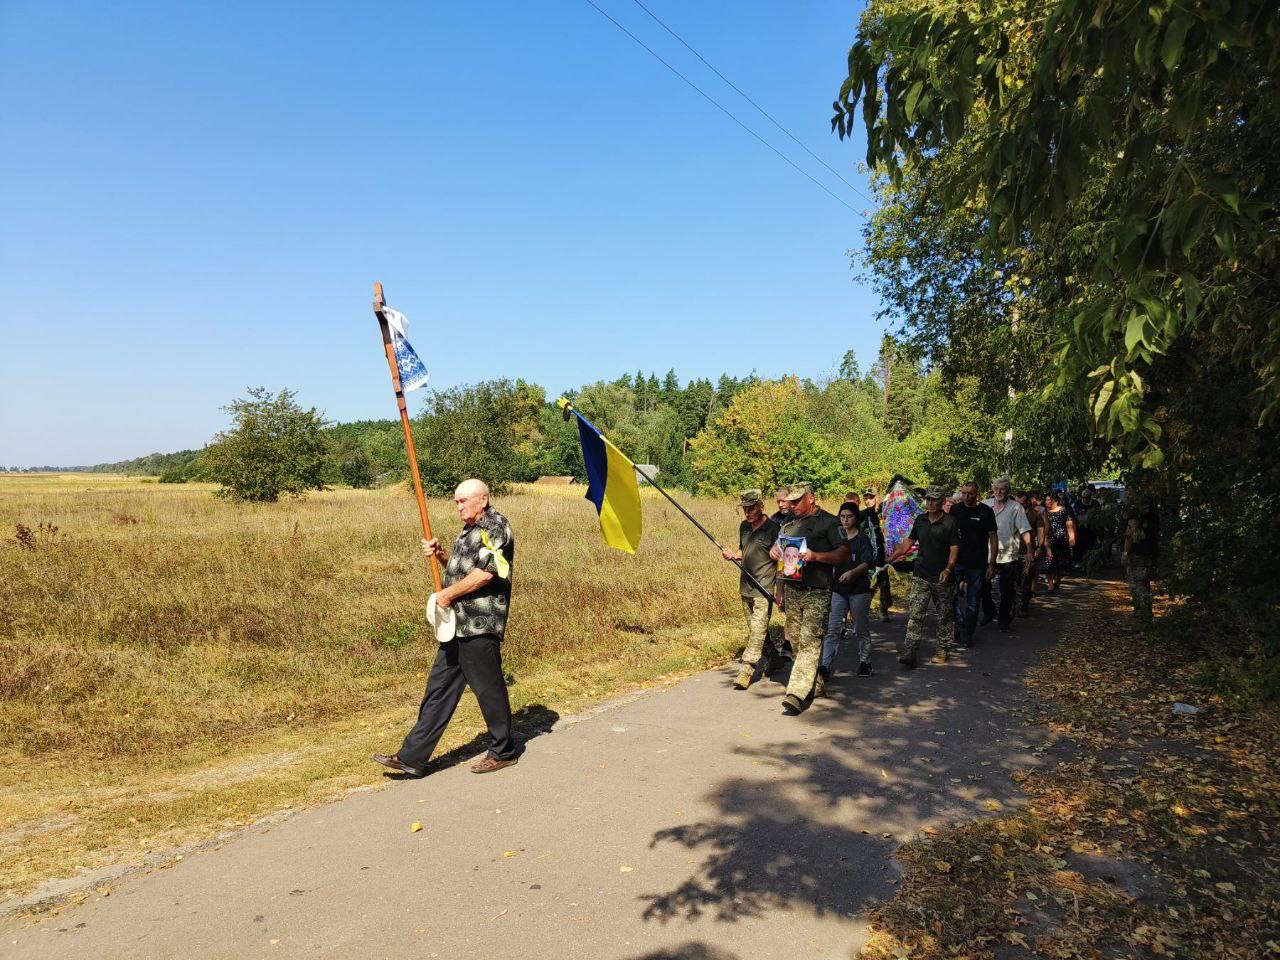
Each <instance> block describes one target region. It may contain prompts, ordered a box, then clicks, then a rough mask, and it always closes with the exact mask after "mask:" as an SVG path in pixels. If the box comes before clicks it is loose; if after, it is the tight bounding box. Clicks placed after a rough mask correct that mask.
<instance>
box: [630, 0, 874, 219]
mask: <svg viewBox="0 0 1280 960" xmlns="http://www.w3.org/2000/svg"><path fill="white" fill-rule="evenodd" d="M632 2H633V3H634V4H635V5H636V6H637V7H639V8H640V9H641V10H643V11H644V12H645V13H647V14H648V15H649V17H650V18H651V19H652V20H653V22H654V23H656V24H657V25H658V26H660V27H661V28H662V29H663V30H665V31H667V33H669V34H671V36H673V37H675V38H676V39H677V40H678V41H680V43H681V44H682V45H683V46H684V48H685V49H686V50H688V51H689V52H690V53H692V54H693V55H694V56H695V57H697V58H698V59H699V60H701V61H702V63H703V65H704V66H706V68H707V69H708V70H710V71H711V72H712V73H714V74H715V75H716V76H717V77H719V78H720V79H721V80H723V81H724V82H725V83H726V84H728V85H729V87H730V88H732V89H733V91H734V92H735V93H737V94H738V96H740V97H742V99H743V100H745V101H747V103H749V104H751V105H752V106H753V107H755V108H756V110H758V111H759V112H760V115H761V116H762V117H764V118H765V119H766V120H768V121H769V122H770V123H772V124H773V125H774V126H775V127H777V128H778V129H779V130H781V131H782V132H783V133H785V134H786V135H787V136H788V137H790V138H791V139H792V140H793V141H794V142H795V144H796V146H798V147H799V148H800V149H801V150H803V151H804V152H805V153H807V154H808V155H809V156H811V157H813V159H815V160H817V161H818V163H820V164H822V165H823V166H824V167H826V169H827V171H828V172H829V173H830V174H831V175H832V176H833V177H835V178H836V179H837V180H839V181H840V182H841V183H843V184H844V185H845V186H846V187H848V188H849V189H850V190H852V191H853V192H854V193H856V194H857V195H858V196H860V197H861V198H862V199H863V200H865V201H867V203H872V204H874V203H875V201H874V200H872V199H871V198H870V197H868V196H867V195H866V194H865V193H863V192H862V191H861V190H860V189H858V187H856V186H855V185H854V184H852V183H850V182H849V181H848V180H846V179H845V178H844V177H843V176H841V174H840V172H839V171H838V170H836V169H835V168H834V167H832V166H831V164H829V163H827V161H825V160H823V159H822V158H821V157H820V156H818V155H817V154H816V153H814V152H813V151H812V150H810V149H809V147H808V146H807V145H806V144H805V142H804V141H803V140H801V139H800V138H799V137H797V136H796V135H795V134H794V133H792V132H791V131H790V130H788V129H787V128H786V127H784V126H783V125H782V124H781V122H779V120H778V119H777V118H776V117H774V116H773V114H771V113H770V112H769V111H768V110H766V109H765V108H764V107H762V106H760V104H758V103H756V101H755V100H753V99H752V98H751V97H750V96H749V95H748V94H747V92H746V91H745V90H743V89H742V88H741V87H739V86H738V85H737V84H736V83H734V82H733V81H732V80H730V79H729V78H728V77H726V76H725V75H724V74H723V73H721V72H720V71H719V70H717V69H716V66H715V64H713V63H712V62H711V61H710V60H708V59H707V58H706V57H704V56H703V55H702V54H700V53H699V52H698V51H697V50H695V49H694V48H693V45H692V44H690V43H689V42H688V41H687V40H685V38H684V37H682V36H680V34H678V33H676V32H675V31H674V30H672V29H671V28H670V27H669V26H667V24H666V23H665V22H664V21H663V20H662V18H661V17H659V16H658V15H657V14H656V13H654V12H653V11H652V10H650V9H649V8H648V7H646V6H645V5H644V4H643V3H641V2H640V0H632Z"/></svg>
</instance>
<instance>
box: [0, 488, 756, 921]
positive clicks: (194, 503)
mask: <svg viewBox="0 0 1280 960" xmlns="http://www.w3.org/2000/svg"><path fill="white" fill-rule="evenodd" d="M650 493H651V492H647V493H646V498H645V503H644V511H645V540H644V545H643V546H642V548H641V552H640V553H639V554H638V555H637V556H636V557H630V556H627V555H625V554H622V553H619V552H617V551H613V550H609V549H607V548H605V547H604V546H603V544H602V543H601V540H600V536H599V533H598V531H597V528H596V519H595V514H594V511H593V510H592V508H591V505H590V504H589V503H587V502H586V501H585V500H583V499H582V491H581V488H566V489H560V490H556V489H552V490H541V489H540V490H537V491H535V490H533V489H525V490H521V491H517V492H516V493H515V494H514V495H512V496H508V497H503V498H499V500H498V501H497V504H496V505H497V506H498V508H499V509H500V510H502V511H503V512H504V513H506V514H507V516H508V517H509V518H510V519H511V522H512V525H513V527H514V529H515V531H516V538H517V556H516V569H515V599H514V602H513V608H512V617H511V624H510V629H509V632H508V642H507V644H506V649H505V663H506V667H507V670H508V673H509V681H510V684H511V697H512V701H513V704H512V705H513V708H514V709H515V710H516V711H517V712H518V717H520V718H523V719H524V721H525V722H526V723H529V724H535V725H536V724H545V723H547V722H548V721H549V720H550V719H551V718H552V717H553V715H555V714H564V713H566V712H572V711H574V710H577V709H580V708H581V707H583V706H585V705H586V704H588V703H590V702H592V701H594V700H599V699H601V698H603V697H605V696H608V695H610V694H613V693H617V692H620V691H623V690H626V689H629V688H633V687H636V686H639V685H643V684H645V683H649V682H652V681H654V680H657V679H659V678H662V677H665V676H671V675H678V674H680V673H685V672H689V671H691V670H694V669H697V668H700V667H704V666H707V665H710V664H712V663H715V662H719V661H722V660H724V659H725V658H727V657H729V656H732V655H733V654H734V652H735V651H736V649H737V647H738V646H739V645H740V643H741V639H742V636H741V635H742V629H741V625H740V619H739V617H740V614H739V611H738V607H737V601H736V596H737V582H736V576H735V575H734V573H735V571H733V570H732V568H731V567H729V566H728V565H727V564H725V563H724V562H723V561H722V560H720V558H719V557H718V555H717V554H716V551H715V550H714V548H713V547H712V546H711V545H710V544H708V543H707V542H706V541H705V539H703V538H702V537H701V535H700V534H698V533H697V531H696V530H694V529H693V527H692V526H691V525H690V524H689V523H688V522H687V521H686V520H684V519H683V518H681V517H679V515H678V514H677V513H676V512H675V510H674V509H672V508H670V507H669V506H668V505H667V504H665V502H663V501H662V500H660V499H659V498H657V497H656V496H652V495H650ZM693 505H694V506H695V507H696V511H697V513H698V515H699V517H700V518H701V519H703V521H704V523H706V524H707V525H708V526H709V527H710V528H711V529H712V530H713V531H715V532H717V534H718V535H722V536H723V538H724V539H725V540H726V541H732V540H733V539H734V536H735V530H736V525H737V518H736V517H735V514H734V511H733V509H732V504H731V503H730V502H727V501H726V502H711V501H697V502H695V503H694V504H693ZM431 507H432V517H433V520H434V524H435V527H436V530H437V533H438V534H439V535H440V536H441V538H442V539H448V540H451V539H452V538H453V536H455V535H456V533H457V531H458V529H459V522H458V520H457V518H456V516H455V515H454V513H453V509H452V505H451V504H449V503H447V502H445V501H434V502H433V503H432V504H431ZM417 526H418V520H417V513H416V509H415V507H414V504H413V500H412V497H411V496H409V495H407V494H405V493H404V492H403V491H396V490H382V491H355V490H334V491H326V492H324V493H320V494H314V495H312V496H310V497H308V498H307V499H306V500H305V501H301V502H284V503H280V504H274V505H268V506H246V505H237V504H233V503H229V502H226V501H224V500H221V499H219V498H216V497H214V496H213V495H212V488H209V487H201V486H196V485H184V486H167V485H160V484H156V483H154V482H148V481H145V480H138V479H130V478H122V477H114V476H102V475H89V474H69V475H49V476H4V477H0V538H2V539H0V899H3V898H5V897H9V896H13V895H15V894H19V893H23V892H26V891H29V890H30V889H32V888H33V887H35V886H36V885H38V884H39V883H40V882H41V881H42V880H46V879H49V878H52V877H60V876H72V875H75V874H76V873H77V871H79V870H82V869H86V868H92V867H94V866H98V865H102V864H105V863H115V862H127V861H131V860H136V859H138V858H139V857H141V856H143V855H144V854H145V853H146V852H148V851H156V850H163V849H165V848H169V847H172V846H174V845H178V844H183V843H189V842H194V841H198V840H200V839H203V838H206V837H209V836H212V835H214V834H216V833H217V832H218V831H219V830H221V829H224V828H225V827H226V826H228V825H234V824H241V823H247V822H251V821H252V820H253V819H255V818H257V817H259V816H261V815H263V814H266V813H269V812H272V811H275V810H278V809H280V808H282V807H286V806H289V805H299V804H305V803H309V802H315V801H318V800H322V799H326V798H330V797H333V796H335V795H337V794H339V793H341V792H342V791H344V790H346V789H349V788H351V787H355V786H361V785H370V784H376V783H378V782H380V781H381V779H382V778H381V776H380V774H379V772H378V770H377V769H376V768H374V767H373V765H372V764H371V763H369V761H368V755H369V753H370V752H371V751H372V750H374V749H394V748H395V747H396V746H397V744H398V743H399V738H400V736H401V735H402V734H403V733H404V731H405V729H406V725H407V724H408V723H409V722H410V721H411V720H412V717H413V716H414V714H415V711H416V708H417V700H418V698H419V696H420V695H421V685H422V683H423V682H424V680H425V675H426V669H427V667H428V665H429V663H430V661H431V658H432V657H433V655H434V652H435V644H434V640H432V639H431V638H429V637H428V636H427V635H426V634H425V632H424V629H423V625H422V619H423V618H422V609H423V606H424V603H425V601H426V597H427V593H428V592H429V587H428V584H429V577H428V576H427V574H426V571H425V566H424V564H423V561H422V558H421V553H420V551H419V549H418V545H417V537H418V534H417V532H416V531H417ZM482 730H483V727H482V725H481V723H480V718H479V713H478V710H477V709H476V707H475V702H474V700H473V699H472V698H471V696H470V695H469V694H468V696H467V698H466V699H465V700H464V701H463V707H462V708H461V709H460V710H459V713H458V715H457V717H456V718H455V721H454V724H453V725H452V727H451V728H450V731H449V733H448V734H447V735H446V741H445V742H444V743H442V745H441V749H442V750H447V749H451V748H456V747H459V746H461V745H463V744H466V743H468V742H469V741H471V740H472V739H473V738H475V737H476V735H477V734H479V733H481V732H482Z"/></svg>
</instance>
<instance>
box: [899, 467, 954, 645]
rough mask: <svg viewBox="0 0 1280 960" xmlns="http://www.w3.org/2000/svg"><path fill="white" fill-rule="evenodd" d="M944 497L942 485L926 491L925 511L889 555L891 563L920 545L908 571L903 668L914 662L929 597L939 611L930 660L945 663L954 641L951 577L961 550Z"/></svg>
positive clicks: (927, 612) (927, 613) (922, 630)
mask: <svg viewBox="0 0 1280 960" xmlns="http://www.w3.org/2000/svg"><path fill="white" fill-rule="evenodd" d="M943 499H944V498H943V493H942V488H941V487H938V486H932V487H929V488H928V489H927V490H926V491H925V494H924V508H925V512H924V513H922V514H920V515H919V516H918V517H916V519H915V523H913V524H912V525H911V533H909V534H908V535H907V536H906V538H905V539H903V541H902V542H901V543H899V544H898V547H897V549H896V550H894V551H893V554H892V555H891V556H890V557H889V562H890V563H893V562H894V561H896V560H900V559H901V558H903V557H905V556H906V555H907V554H908V553H910V552H911V548H912V547H913V546H915V545H916V544H919V545H920V552H919V553H918V554H917V555H916V565H915V569H914V570H913V571H912V574H911V597H910V599H909V600H908V601H907V636H906V639H905V640H904V641H903V645H902V650H901V652H900V653H899V654H898V662H899V663H901V664H902V665H903V666H905V667H914V666H915V665H916V656H917V654H918V653H919V650H920V641H921V640H922V639H924V622H925V618H926V617H927V616H928V615H929V601H930V600H932V601H933V606H934V607H936V608H937V613H938V634H937V638H938V639H937V645H938V649H937V652H936V653H935V654H934V656H933V662H934V663H946V662H947V651H948V650H949V649H951V646H952V644H953V643H954V642H955V631H954V629H953V628H952V620H953V617H954V616H955V611H954V608H953V599H952V584H951V577H952V574H953V572H954V571H955V567H956V559H957V557H958V555H959V553H960V530H959V527H958V525H957V523H956V518H955V517H954V516H952V515H951V514H949V513H945V512H943V509H942V502H943Z"/></svg>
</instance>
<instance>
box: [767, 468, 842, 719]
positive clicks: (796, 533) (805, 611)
mask: <svg viewBox="0 0 1280 960" xmlns="http://www.w3.org/2000/svg"><path fill="white" fill-rule="evenodd" d="M787 499H788V502H789V503H790V504H791V511H792V519H790V520H789V521H787V522H786V523H785V524H783V526H782V533H781V536H783V537H796V538H803V540H804V548H803V549H802V550H800V552H799V559H800V560H802V561H803V562H804V566H803V568H802V569H801V571H800V577H799V579H793V580H787V579H785V578H784V577H783V576H782V575H781V574H779V576H778V580H779V582H780V583H783V589H784V591H785V592H784V594H783V601H784V605H785V607H786V614H787V638H788V639H789V640H790V641H791V648H792V650H793V652H794V654H795V659H794V662H793V663H792V666H791V678H790V679H789V680H788V681H787V695H786V696H785V697H783V699H782V712H783V713H786V714H788V715H790V716H795V715H796V714H798V713H799V712H800V711H801V710H802V709H803V707H804V702H805V700H807V699H808V698H809V695H810V694H811V693H813V684H814V681H815V679H816V678H817V676H818V663H819V660H820V658H821V656H822V639H823V637H824V636H825V635H826V632H827V620H828V619H830V616H831V585H832V582H833V579H834V578H833V574H832V571H833V569H834V565H835V564H837V563H843V562H845V561H847V560H848V559H849V546H848V544H847V543H845V538H844V531H843V530H842V529H841V527H840V521H839V520H837V519H836V518H835V516H833V515H832V514H830V513H828V512H827V511H825V510H823V509H822V508H821V507H819V506H818V504H817V502H816V501H815V500H814V497H813V488H812V487H811V486H810V485H809V484H807V483H795V484H792V485H791V489H790V492H789V493H788V495H787ZM770 556H772V557H773V559H774V560H781V559H782V551H781V549H780V548H779V547H778V546H777V545H775V546H774V547H773V549H772V550H771V551H770Z"/></svg>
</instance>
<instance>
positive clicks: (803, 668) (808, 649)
mask: <svg viewBox="0 0 1280 960" xmlns="http://www.w3.org/2000/svg"><path fill="white" fill-rule="evenodd" d="M786 591H787V592H786V595H785V597H784V599H785V601H786V605H787V640H788V641H789V642H790V643H791V655H792V657H793V660H792V663H791V679H790V680H789V681H788V682H787V693H788V694H790V695H792V696H796V697H799V698H800V699H801V700H804V699H805V698H806V697H808V696H809V694H811V693H813V681H814V680H815V679H816V678H817V676H818V662H819V660H820V659H821V658H822V638H823V637H825V636H826V634H827V620H829V619H830V617H831V591H830V590H799V589H797V588H795V587H793V586H791V585H790V584H788V585H787V588H786Z"/></svg>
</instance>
